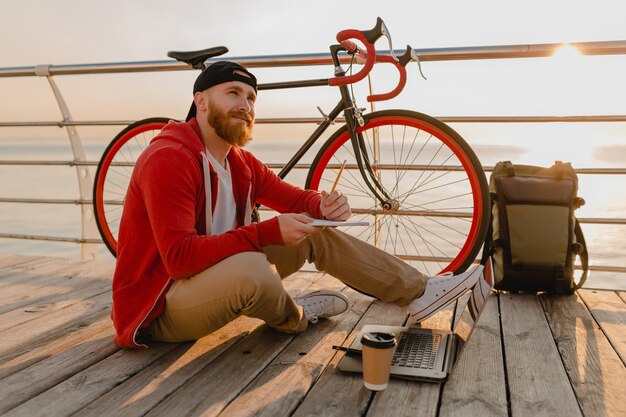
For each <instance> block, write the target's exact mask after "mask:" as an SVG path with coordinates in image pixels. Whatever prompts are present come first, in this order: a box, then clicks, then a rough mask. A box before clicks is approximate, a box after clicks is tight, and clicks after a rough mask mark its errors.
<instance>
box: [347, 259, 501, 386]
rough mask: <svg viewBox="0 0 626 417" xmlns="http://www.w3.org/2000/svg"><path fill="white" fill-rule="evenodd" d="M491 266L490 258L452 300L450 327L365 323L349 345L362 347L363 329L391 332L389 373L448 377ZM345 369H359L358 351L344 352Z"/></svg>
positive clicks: (487, 287)
mask: <svg viewBox="0 0 626 417" xmlns="http://www.w3.org/2000/svg"><path fill="white" fill-rule="evenodd" d="M491 268H492V266H491V262H490V260H488V261H487V265H486V266H485V269H484V270H483V276H481V278H480V279H479V284H478V285H476V287H475V288H474V289H473V290H471V291H468V292H467V293H466V294H464V295H463V296H462V297H461V298H459V299H458V300H457V301H456V302H455V303H454V309H453V314H452V320H451V330H439V329H427V328H423V327H421V326H420V325H419V324H418V325H411V326H386V325H374V324H372V325H365V326H363V328H362V329H361V332H360V334H359V336H358V337H356V338H355V340H354V342H353V343H352V345H351V346H350V348H351V349H353V350H355V351H357V352H360V351H361V336H362V335H363V334H364V333H366V332H372V331H374V332H376V331H383V332H392V333H394V334H395V335H396V340H398V344H397V346H396V350H395V352H394V355H393V359H392V364H391V375H392V376H395V377H400V378H408V379H415V380H421V381H435V382H441V381H444V380H446V379H447V378H448V375H450V372H451V371H452V369H453V367H454V364H455V363H456V362H457V361H458V358H459V357H460V355H461V352H462V350H463V347H464V346H465V344H466V343H467V341H468V340H469V337H470V336H471V334H472V331H473V330H474V328H475V326H476V322H477V321H478V318H479V317H480V313H481V312H482V311H483V309H484V307H485V304H486V302H487V299H488V298H489V296H490V295H491V287H492V282H493V281H492V269H491ZM338 367H339V369H341V370H342V371H347V372H362V367H361V358H360V357H359V356H358V353H357V354H356V355H355V354H354V353H352V354H351V353H346V354H345V355H344V357H343V358H342V359H341V361H340V362H339V365H338Z"/></svg>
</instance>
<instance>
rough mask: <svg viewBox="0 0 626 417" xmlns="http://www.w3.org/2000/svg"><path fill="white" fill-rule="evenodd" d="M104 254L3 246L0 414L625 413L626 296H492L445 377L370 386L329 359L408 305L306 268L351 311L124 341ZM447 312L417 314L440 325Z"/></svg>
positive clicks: (303, 277)
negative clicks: (295, 331) (290, 323)
mask: <svg viewBox="0 0 626 417" xmlns="http://www.w3.org/2000/svg"><path fill="white" fill-rule="evenodd" d="M112 273H113V262H111V261H106V262H105V261H76V260H68V259H59V258H44V257H26V256H0V294H1V298H0V300H1V302H0V317H1V320H0V334H1V336H2V337H1V338H0V414H3V415H7V416H28V417H32V416H37V415H45V416H64V415H77V416H87V415H94V416H109V415H127V416H143V415H147V416H191V415H193V416H199V415H202V416H217V415H220V416H251V415H265V416H286V415H294V416H340V417H348V416H394V417H396V416H404V415H407V416H439V417H446V416H481V417H482V416H514V417H519V416H531V417H538V416H568V417H569V416H626V368H625V363H626V293H625V292H614V291H601V290H582V291H579V293H578V294H577V295H574V296H571V297H555V296H540V297H536V296H530V295H509V294H499V295H497V296H494V297H491V298H490V300H489V302H488V304H487V306H486V309H485V311H484V312H483V315H482V316H481V319H480V321H479V323H478V328H477V329H476V331H475V332H474V334H473V336H472V338H471V339H470V342H469V343H468V345H467V347H466V351H465V352H464V354H463V356H462V357H461V361H460V362H459V363H458V364H457V366H456V368H455V370H454V372H453V374H452V376H451V378H450V379H449V380H448V382H447V383H445V384H436V383H419V382H411V381H405V380H396V379H393V380H392V381H391V383H390V386H389V388H388V389H387V390H386V391H384V392H381V393H376V394H374V393H372V392H370V391H368V390H366V389H365V388H364V387H363V383H362V379H361V378H360V376H358V375H352V374H345V373H342V372H341V371H339V370H338V369H336V365H337V363H338V361H339V359H341V356H342V355H343V353H338V352H336V351H334V350H332V349H331V346H332V345H334V344H337V345H341V344H344V345H346V344H348V343H349V342H350V341H351V339H352V338H354V337H355V334H356V333H357V332H358V330H359V329H360V328H361V326H362V325H363V324H366V323H384V324H402V323H403V321H404V320H405V313H403V311H401V310H400V309H399V308H396V307H391V306H387V305H384V304H382V303H379V302H376V301H373V300H372V299H371V298H368V297H365V296H363V295H361V294H358V293H356V292H355V291H353V290H351V289H350V288H346V287H344V286H343V285H342V284H341V283H340V282H339V281H337V280H335V279H334V278H332V277H330V276H328V275H324V274H319V273H311V272H301V273H298V274H296V275H294V276H292V277H290V278H289V279H287V280H286V281H285V285H286V286H287V287H288V289H289V291H290V293H292V294H293V295H295V294H298V293H300V292H302V291H305V290H308V289H312V288H319V287H331V288H335V289H340V290H342V291H344V293H345V294H346V295H347V296H348V297H349V298H350V300H351V308H350V310H349V311H348V312H346V313H344V314H342V315H340V316H337V317H336V318H333V319H331V320H324V321H322V322H320V323H319V324H316V325H312V326H310V328H309V329H308V330H307V331H306V332H305V333H303V334H301V335H298V336H293V335H285V334H279V333H277V332H275V331H272V330H270V329H268V328H267V327H265V326H263V325H262V323H261V322H260V321H258V320H254V319H249V318H241V319H238V320H236V321H234V322H233V323H231V324H230V325H228V326H226V327H224V328H222V329H221V330H219V331H217V332H216V333H214V334H212V335H210V336H207V337H205V338H203V339H201V340H199V341H197V342H195V343H186V344H158V345H155V346H153V347H151V348H150V349H148V350H145V351H138V350H120V349H118V348H117V347H116V346H115V345H114V344H113V341H112V338H113V327H112V324H111V322H110V320H109V311H110V303H111V300H110V283H111V276H112ZM449 317H450V313H449V312H448V311H445V312H442V313H439V314H438V315H436V316H435V317H433V318H432V319H430V320H429V321H428V323H426V324H427V325H429V326H433V327H434V326H437V327H443V328H446V327H447V326H448V321H449Z"/></svg>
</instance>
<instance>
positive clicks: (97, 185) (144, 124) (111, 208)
mask: <svg viewBox="0 0 626 417" xmlns="http://www.w3.org/2000/svg"><path fill="white" fill-rule="evenodd" d="M168 121H169V119H166V118H164V117H155V118H150V119H144V120H140V121H138V122H135V123H133V124H132V125H130V126H128V127H127V128H126V129H124V130H122V131H121V132H120V133H118V135H117V136H116V137H115V138H114V139H113V140H112V141H111V143H110V144H109V146H108V147H107V148H106V150H105V151H104V153H103V154H102V157H101V158H100V162H99V163H98V170H97V172H96V178H95V180H94V186H93V207H94V214H95V217H96V223H97V224H98V230H100V235H101V236H102V240H104V243H105V245H106V246H107V248H109V251H111V253H112V254H113V256H115V257H117V232H118V229H119V226H120V219H121V218H122V207H123V204H124V198H125V197H126V189H127V188H128V184H129V182H130V176H131V174H132V172H133V167H134V166H135V162H136V161H137V158H138V157H139V155H140V154H141V152H143V150H144V149H145V148H146V147H147V146H148V144H149V143H150V141H151V140H152V138H153V137H154V136H156V135H157V134H158V133H159V132H160V131H161V129H162V128H163V126H165V125H166V124H167V122H168Z"/></svg>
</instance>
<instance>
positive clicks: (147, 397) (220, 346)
mask: <svg viewBox="0 0 626 417" xmlns="http://www.w3.org/2000/svg"><path fill="white" fill-rule="evenodd" d="M261 325H262V321H261V320H258V319H252V318H249V317H240V318H238V319H237V320H235V321H233V322H231V323H229V324H228V325H227V326H225V327H222V328H221V329H220V330H218V331H216V332H214V333H212V334H210V335H209V336H206V337H204V338H202V339H200V340H198V341H197V342H196V343H194V344H191V345H190V344H182V345H179V346H178V347H177V348H176V349H174V350H173V351H171V352H169V353H168V354H167V355H164V356H163V357H162V358H161V359H159V361H158V362H157V363H155V364H153V365H152V366H149V367H146V368H144V369H143V370H142V371H141V372H139V373H138V374H136V375H135V376H133V377H132V378H130V379H129V380H128V381H126V382H124V383H123V384H120V385H118V386H116V387H115V388H113V389H111V390H110V391H108V392H106V393H105V394H104V395H102V396H101V397H100V398H98V399H97V400H96V401H94V402H92V403H91V404H89V405H87V406H86V407H85V408H83V409H82V410H80V411H79V412H78V413H76V414H74V416H76V417H78V416H138V415H143V414H145V413H147V412H148V411H150V409H152V408H154V407H155V406H156V405H157V404H159V403H160V402H161V401H163V399H164V398H166V397H167V396H168V395H170V394H171V393H172V392H174V391H176V390H177V389H178V388H180V387H181V386H182V385H184V384H185V383H186V382H187V381H188V380H189V379H191V378H192V377H193V376H194V375H196V374H197V373H198V372H200V371H201V370H202V369H204V368H206V367H207V366H209V365H210V364H211V363H212V362H213V361H215V360H216V359H218V358H219V356H220V355H222V354H223V353H224V352H225V351H227V350H228V349H229V348H231V347H232V346H233V345H234V344H236V343H237V342H239V341H240V340H241V339H242V338H243V337H245V336H247V335H248V334H249V333H250V331H251V330H254V329H255V328H257V327H260V326H261Z"/></svg>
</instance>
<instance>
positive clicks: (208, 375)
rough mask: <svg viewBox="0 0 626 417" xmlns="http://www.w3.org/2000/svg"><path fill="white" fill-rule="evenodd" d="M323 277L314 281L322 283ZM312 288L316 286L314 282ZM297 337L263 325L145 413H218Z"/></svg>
mask: <svg viewBox="0 0 626 417" xmlns="http://www.w3.org/2000/svg"><path fill="white" fill-rule="evenodd" d="M324 280H325V277H322V278H321V279H320V280H319V281H318V283H317V284H319V285H324ZM312 288H319V286H314V287H312ZM294 337H296V335H293V334H285V333H280V332H277V331H275V330H273V329H270V328H269V327H267V326H262V327H259V328H257V329H255V330H254V331H253V332H252V333H250V335H249V336H247V337H245V338H244V339H243V340H242V341H241V342H239V343H237V344H236V345H235V346H233V347H232V348H231V349H229V350H228V351H227V352H226V353H225V354H223V355H222V356H221V357H220V359H219V361H216V362H215V363H213V364H212V365H211V366H210V367H207V368H204V369H203V370H202V371H201V372H200V373H198V374H197V375H195V376H194V377H193V378H192V379H191V380H189V381H188V382H187V383H186V384H185V385H184V386H183V387H181V388H180V389H179V390H178V391H176V392H175V393H173V394H172V395H171V396H169V397H168V398H167V399H165V401H163V402H161V403H160V404H158V406H157V407H155V408H154V409H152V410H151V412H149V413H148V414H147V416H172V415H176V416H182V415H185V416H191V415H203V416H214V415H217V414H219V413H220V412H221V411H222V410H223V409H224V408H225V407H226V406H227V405H228V404H229V403H230V402H231V401H232V400H233V399H234V398H236V397H237V396H238V395H239V394H240V392H241V391H242V390H243V389H244V388H245V387H246V386H247V385H248V384H249V383H250V382H252V381H253V380H254V379H255V378H256V377H257V375H259V374H260V373H261V372H262V371H263V370H264V369H265V368H266V367H267V366H268V365H269V364H270V363H271V362H272V361H273V359H274V358H275V357H276V356H277V355H278V354H280V352H281V351H282V350H283V349H284V348H285V347H286V346H287V345H288V344H289V343H290V342H291V341H292V340H293V339H294Z"/></svg>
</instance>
